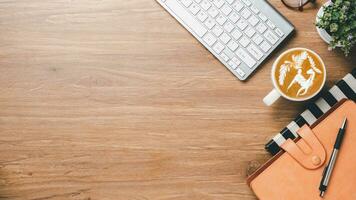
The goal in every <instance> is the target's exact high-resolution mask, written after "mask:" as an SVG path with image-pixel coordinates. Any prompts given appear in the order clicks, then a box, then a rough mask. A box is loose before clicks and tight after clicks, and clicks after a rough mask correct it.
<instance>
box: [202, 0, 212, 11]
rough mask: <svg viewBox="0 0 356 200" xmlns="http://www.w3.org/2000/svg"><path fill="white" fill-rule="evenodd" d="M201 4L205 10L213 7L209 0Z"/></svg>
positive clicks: (204, 0)
mask: <svg viewBox="0 0 356 200" xmlns="http://www.w3.org/2000/svg"><path fill="white" fill-rule="evenodd" d="M200 5H201V7H202V8H203V9H204V10H208V9H209V8H210V7H211V3H210V2H209V1H208V0H203V1H202V2H201V3H200Z"/></svg>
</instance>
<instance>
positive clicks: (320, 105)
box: [265, 68, 356, 155]
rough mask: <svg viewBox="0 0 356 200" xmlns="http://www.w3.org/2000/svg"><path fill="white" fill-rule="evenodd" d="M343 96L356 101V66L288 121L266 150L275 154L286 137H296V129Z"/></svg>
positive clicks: (315, 117) (325, 110)
mask: <svg viewBox="0 0 356 200" xmlns="http://www.w3.org/2000/svg"><path fill="white" fill-rule="evenodd" d="M343 98H348V99H352V100H354V101H356V68H354V69H353V70H352V72H351V73H350V74H347V75H346V76H345V77H344V78H343V79H342V80H340V81H339V82H337V83H336V85H335V86H333V87H332V88H331V89H330V90H329V91H327V92H326V93H325V94H323V95H322V96H321V97H320V98H319V99H318V100H317V101H315V102H314V103H311V104H309V105H308V106H307V109H306V110H305V111H304V112H302V113H301V114H300V115H299V116H298V117H297V118H295V120H293V121H292V122H291V123H289V124H288V125H287V126H286V127H285V128H284V129H283V130H282V131H281V132H280V133H278V134H277V135H276V136H275V137H274V138H273V139H271V140H270V141H269V142H268V143H267V144H266V146H265V148H266V150H267V151H268V152H270V153H271V154H273V155H275V154H276V153H278V151H279V150H280V145H282V144H283V143H284V142H285V141H286V139H288V138H291V139H294V138H296V137H298V134H297V133H296V131H297V130H298V129H299V128H300V127H302V126H303V125H304V124H308V125H311V124H313V123H314V122H315V121H316V120H317V119H318V118H319V117H320V116H321V115H323V114H324V113H326V112H327V111H328V110H329V109H330V108H331V107H332V106H333V105H335V104H336V103H337V102H338V101H340V100H341V99H343Z"/></svg>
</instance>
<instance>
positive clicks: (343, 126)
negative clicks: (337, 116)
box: [341, 117, 347, 129]
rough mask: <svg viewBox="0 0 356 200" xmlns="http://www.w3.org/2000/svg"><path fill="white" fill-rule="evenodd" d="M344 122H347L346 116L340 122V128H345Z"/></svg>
mask: <svg viewBox="0 0 356 200" xmlns="http://www.w3.org/2000/svg"><path fill="white" fill-rule="evenodd" d="M346 122H347V118H346V117H345V118H344V121H343V122H342V125H341V128H342V129H345V126H346Z"/></svg>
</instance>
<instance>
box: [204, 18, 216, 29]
mask: <svg viewBox="0 0 356 200" xmlns="http://www.w3.org/2000/svg"><path fill="white" fill-rule="evenodd" d="M204 24H205V26H207V27H208V29H212V28H213V27H214V26H215V21H214V20H213V19H211V18H209V19H207V20H206V21H205V23H204Z"/></svg>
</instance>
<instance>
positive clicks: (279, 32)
mask: <svg viewBox="0 0 356 200" xmlns="http://www.w3.org/2000/svg"><path fill="white" fill-rule="evenodd" d="M275 31H276V33H277V35H278V36H279V37H282V36H283V35H284V33H283V31H281V29H279V28H276V30H275Z"/></svg>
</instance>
